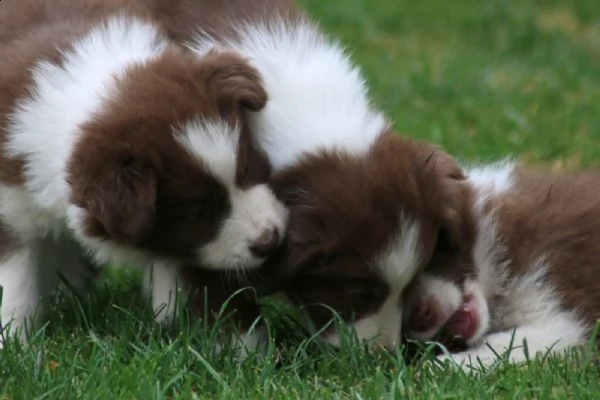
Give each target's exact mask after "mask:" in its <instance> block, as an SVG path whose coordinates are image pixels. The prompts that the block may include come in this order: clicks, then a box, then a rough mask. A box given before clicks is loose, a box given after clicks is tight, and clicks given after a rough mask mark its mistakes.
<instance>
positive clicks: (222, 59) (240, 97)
mask: <svg viewBox="0 0 600 400" xmlns="http://www.w3.org/2000/svg"><path fill="white" fill-rule="evenodd" d="M203 62H204V65H205V71H206V76H205V79H206V84H207V86H208V88H209V89H210V90H211V92H212V93H214V95H215V96H216V97H217V99H218V102H219V108H220V110H221V112H222V113H225V114H227V113H229V112H231V110H235V111H237V108H238V107H239V106H242V107H245V108H247V109H249V110H250V111H259V110H261V109H262V108H263V107H264V106H265V104H266V103H267V92H266V91H265V89H264V88H263V84H262V78H261V76H260V74H259V73H258V71H257V70H256V69H254V68H253V67H251V66H250V64H248V62H247V61H246V60H245V59H244V58H242V57H241V56H239V55H237V54H235V53H233V52H222V51H219V52H217V51H213V52H211V53H208V54H207V55H206V56H205V58H204V60H203Z"/></svg>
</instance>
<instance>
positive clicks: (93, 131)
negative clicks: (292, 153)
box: [0, 0, 286, 337]
mask: <svg viewBox="0 0 600 400" xmlns="http://www.w3.org/2000/svg"><path fill="white" fill-rule="evenodd" d="M130 3H131V2H127V3H123V4H122V5H121V2H111V1H108V0H98V1H95V0H86V1H79V0H78V1H75V0H52V1H44V0H24V1H20V2H18V4H17V3H10V4H9V3H7V4H6V5H4V4H3V5H2V7H1V8H0V40H1V42H0V58H1V59H2V60H3V64H2V68H0V221H1V225H0V227H1V229H0V237H1V240H0V242H1V243H2V246H1V250H2V253H0V285H1V286H2V287H3V299H2V305H1V309H0V311H1V313H0V319H1V322H2V324H3V325H4V326H7V325H9V324H10V327H11V332H16V331H17V330H19V331H20V332H21V333H20V335H21V337H24V336H23V335H24V331H23V330H21V328H22V327H23V326H24V325H25V323H26V322H27V321H28V320H29V319H30V318H33V317H34V316H37V314H39V313H36V309H37V308H38V300H39V298H40V297H41V298H44V297H46V295H47V294H48V293H49V291H50V290H51V288H52V287H53V286H54V283H55V281H56V275H57V272H66V275H71V276H73V275H75V276H76V275H77V271H79V270H80V265H81V262H80V261H81V252H80V251H78V249H77V247H78V246H82V247H83V248H84V249H85V250H86V251H87V252H89V253H90V254H91V256H92V257H93V258H94V259H95V261H96V262H98V263H105V262H112V263H128V264H134V265H135V264H149V263H151V262H154V261H159V263H157V265H158V266H156V268H158V269H160V265H161V264H166V265H170V264H171V263H176V264H178V263H183V262H186V263H194V264H196V265H200V266H202V267H204V268H207V269H214V270H224V269H230V270H231V269H234V270H240V269H247V268H254V267H257V266H259V265H260V264H261V263H262V262H263V261H264V259H265V257H266V256H267V254H268V253H269V252H270V251H271V250H273V249H274V248H275V247H276V246H277V245H278V244H279V241H280V238H281V237H282V236H283V235H282V232H283V230H284V226H285V219H286V212H285V209H284V208H283V206H282V205H281V204H280V203H279V202H278V201H277V200H276V198H275V196H274V195H273V193H272V192H271V190H270V189H269V188H268V187H267V186H266V185H265V184H264V183H260V182H259V181H255V180H254V178H253V177H252V176H251V175H252V174H251V173H250V171H249V170H248V164H250V165H254V162H255V161H254V158H255V155H258V157H259V158H260V154H259V153H257V152H256V149H255V148H254V146H253V145H252V144H251V143H252V141H251V140H250V139H249V137H248V136H247V135H249V131H248V126H247V124H246V122H245V119H244V118H243V117H242V114H241V111H242V109H247V110H255V111H256V110H259V109H261V108H262V107H263V106H264V105H265V102H266V100H267V95H266V93H265V91H264V89H263V87H262V84H261V79H260V77H259V75H258V72H257V71H256V70H255V69H254V68H252V67H250V66H249V65H248V63H247V62H246V61H245V60H244V59H243V58H242V57H239V56H237V55H235V54H232V53H231V52H211V53H210V54H206V55H205V57H197V56H193V55H191V54H189V53H188V52H184V51H183V50H182V49H181V48H179V47H177V46H175V45H173V44H171V43H170V42H169V41H168V40H167V38H166V37H165V36H164V35H163V33H162V32H161V30H160V29H159V28H158V27H157V26H155V25H154V24H152V23H150V22H147V21H146V20H145V19H143V18H139V17H136V16H137V15H141V16H143V15H144V14H145V13H144V12H143V11H140V12H139V13H138V11H136V10H135V9H134V8H135V7H129V5H131V4H132V3H131V4H130ZM126 4H127V5H128V6H127V7H126ZM240 138H241V139H240ZM255 153H256V154H255ZM240 155H242V156H240ZM261 174H262V173H261ZM261 181H262V179H261ZM263 182H264V181H263ZM65 269H68V270H69V271H71V270H74V271H75V272H74V273H69V272H68V271H64V270H65Z"/></svg>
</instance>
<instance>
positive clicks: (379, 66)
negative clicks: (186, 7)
mask: <svg viewBox="0 0 600 400" xmlns="http://www.w3.org/2000/svg"><path fill="white" fill-rule="evenodd" d="M302 3H303V5H304V6H305V7H306V9H307V10H309V11H310V12H311V14H313V15H314V17H315V18H316V19H317V20H319V21H321V23H322V25H323V27H324V29H326V30H327V31H329V32H331V33H333V34H335V35H337V36H338V37H340V38H341V39H342V41H344V42H345V43H346V44H348V46H349V48H350V49H352V51H354V53H355V58H356V60H357V61H358V62H359V63H360V64H361V65H363V66H364V69H365V74H366V76H367V77H368V79H369V81H370V83H371V86H372V88H373V95H374V97H375V98H376V99H377V101H378V103H380V104H382V106H383V107H384V109H385V111H386V112H387V113H388V115H389V116H390V117H392V118H394V120H395V126H396V127H397V129H398V130H399V131H400V132H401V133H403V134H406V135H411V136H414V137H418V138H422V139H427V140H431V141H433V142H436V143H439V144H441V145H442V146H444V147H445V148H446V149H447V150H449V151H450V152H451V153H453V154H454V155H456V156H458V157H460V158H462V159H464V160H476V159H484V160H485V159H492V158H498V157H504V156H507V155H512V154H518V155H520V156H521V157H522V158H524V159H526V160H528V161H529V162H535V163H538V162H541V163H550V164H551V165H552V166H554V167H556V168H564V167H578V166H581V165H589V164H591V163H593V162H594V160H595V159H596V158H598V157H600V112H599V108H600V3H599V2H598V0H572V1H566V0H564V1H551V0H547V1H541V0H540V1H532V0H520V1H508V0H505V1H503V0H461V1H447V0H421V1H418V2H417V1H409V0H303V1H302ZM138 285H139V280H138V277H137V276H136V275H135V274H131V273H120V274H119V276H118V277H116V278H115V277H108V278H107V280H106V281H104V282H103V283H102V284H101V285H100V287H99V289H98V291H97V293H96V294H95V295H94V298H93V299H92V300H91V301H89V302H83V303H79V302H77V301H74V300H73V298H72V297H70V296H63V297H62V298H60V299H59V301H58V302H57V305H56V307H55V311H53V313H52V315H51V323H50V325H49V328H48V329H47V331H46V333H45V336H43V335H40V336H39V337H37V338H36V339H35V340H34V341H33V344H32V345H31V346H29V347H27V348H21V347H20V346H18V345H8V346H7V348H6V349H5V350H4V351H2V352H1V353H0V399H15V400H16V399H28V400H29V399H34V398H47V399H69V398H77V399H84V398H85V399H87V398H90V399H91V398H98V399H109V398H110V399H113V398H124V399H133V398H140V399H142V398H143V399H152V398H201V399H221V398H222V399H230V398H238V399H246V398H269V399H292V398H307V399H309V398H310V399H315V398H348V399H375V398H392V399H398V398H418V399H440V398H460V399H463V398H474V399H485V398H494V399H496V398H498V399H515V398H519V399H521V398H531V399H547V398H548V399H549V398H589V399H597V398H600V379H599V373H598V372H599V371H598V369H597V366H593V365H589V364H585V363H583V361H584V356H583V355H582V354H581V353H576V352H575V353H573V355H572V356H571V357H570V358H568V359H567V360H556V359H548V360H545V362H541V361H536V362H531V363H530V364H529V365H526V366H522V367H510V366H501V367H500V368H499V369H498V370H496V371H493V372H490V373H487V374H484V375H483V376H481V377H479V378H470V377H467V376H466V375H464V374H462V373H457V372H452V371H449V370H448V371H443V372H438V373H432V372H430V371H428V370H425V369H423V368H421V367H419V364H416V365H410V366H407V365H405V363H404V361H403V358H402V356H401V354H400V353H399V352H398V353H395V354H385V353H375V354H373V353H368V352H365V351H363V349H362V348H361V347H360V346H358V345H348V346H344V347H343V348H342V349H341V350H333V349H330V348H328V347H326V346H323V345H322V344H319V343H318V342H315V341H304V342H303V341H300V340H295V339H292V340H288V341H287V342H286V343H287V345H284V346H283V347H282V348H281V352H280V353H277V352H275V351H274V350H273V349H272V348H271V349H270V351H269V353H268V354H267V356H266V357H265V358H264V359H257V358H255V357H252V356H251V357H250V358H249V359H248V360H246V361H245V362H244V363H241V364H240V363H235V362H234V361H232V358H231V357H230V354H228V352H227V351H225V354H223V355H220V356H219V355H215V354H213V353H212V352H211V348H212V346H211V337H210V335H209V334H208V333H207V332H205V331H204V330H203V329H202V328H201V327H198V326H194V325H193V324H192V325H191V326H190V325H189V324H186V323H185V321H182V323H181V327H182V330H183V333H182V334H180V335H178V336H177V335H175V334H174V333H173V332H167V331H162V330H160V329H158V328H156V327H155V326H154V325H153V324H152V323H151V321H150V318H149V313H148V312H147V311H148V310H146V309H145V308H144V306H143V303H142V302H141V301H140V299H139V296H138V289H139V288H138ZM213 334H215V332H213Z"/></svg>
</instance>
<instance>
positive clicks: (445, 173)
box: [418, 145, 471, 248]
mask: <svg viewBox="0 0 600 400" xmlns="http://www.w3.org/2000/svg"><path fill="white" fill-rule="evenodd" d="M418 159H419V161H418V162H419V163H420V164H421V167H422V170H423V171H425V173H424V174H423V176H421V177H419V181H420V182H421V183H422V184H424V185H425V192H426V193H428V196H429V197H430V198H431V199H432V200H433V203H432V204H430V206H431V207H432V208H433V209H434V210H436V214H437V217H438V220H439V222H440V225H441V235H442V237H443V238H444V239H445V240H446V242H447V244H448V245H450V246H451V247H453V248H456V247H458V246H460V245H461V244H462V243H463V242H464V241H465V240H466V238H467V236H468V235H469V232H470V228H471V226H470V219H469V215H470V214H469V201H470V199H469V193H470V192H469V190H468V185H467V184H466V182H465V181H466V179H467V178H466V175H465V173H464V171H463V169H462V168H461V166H460V165H459V164H458V162H457V161H456V160H455V159H454V158H453V157H451V156H450V155H449V154H447V153H445V152H444V151H442V150H440V149H438V148H437V147H435V146H432V145H423V146H422V147H421V148H420V149H419V151H418ZM419 169H421V168H419Z"/></svg>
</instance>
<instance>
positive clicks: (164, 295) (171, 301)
mask: <svg viewBox="0 0 600 400" xmlns="http://www.w3.org/2000/svg"><path fill="white" fill-rule="evenodd" d="M144 281H145V288H146V292H147V294H148V295H149V296H150V297H151V299H152V309H153V310H154V320H155V321H156V322H158V323H162V324H166V323H168V322H171V321H173V318H175V316H176V313H177V301H178V299H179V298H180V296H181V295H182V291H181V288H180V277H179V268H177V267H175V266H172V265H169V264H166V263H161V262H156V263H154V265H152V267H151V268H146V271H145V279H144Z"/></svg>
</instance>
